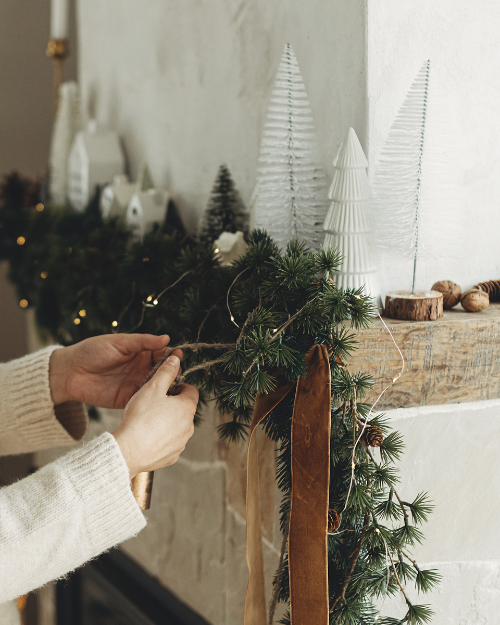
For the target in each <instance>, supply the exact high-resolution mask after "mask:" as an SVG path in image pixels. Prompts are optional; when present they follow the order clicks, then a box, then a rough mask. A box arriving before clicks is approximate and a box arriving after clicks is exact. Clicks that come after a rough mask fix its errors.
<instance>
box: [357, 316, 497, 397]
mask: <svg viewBox="0 0 500 625" xmlns="http://www.w3.org/2000/svg"><path fill="white" fill-rule="evenodd" d="M384 321H385V322H386V324H387V326H388V327H389V328H390V330H391V332H392V334H393V336H394V339H395V341H396V343H397V344H398V345H399V347H400V348H401V351H402V352H403V355H404V358H405V370H404V373H403V375H402V376H401V377H400V378H399V380H398V381H397V382H396V383H395V384H394V385H393V386H392V387H391V388H389V389H388V390H387V391H386V393H385V394H384V395H383V397H382V398H381V400H380V402H379V403H378V404H377V407H379V408H383V409H388V408H403V407H410V406H426V405H432V404H448V403H455V402H465V401H476V400H484V399H494V398H497V397H500V304H490V306H489V307H488V308H487V309H486V310H483V311H481V312H479V313H468V312H466V311H465V310H464V309H463V308H462V307H461V306H460V305H459V306H457V307H456V308H455V309H453V310H448V311H445V313H444V315H443V317H442V318H441V319H438V320H437V321H399V320H395V319H387V318H384ZM357 340H358V348H357V349H356V351H355V353H354V355H353V358H352V359H351V360H350V361H349V370H350V371H354V370H359V371H364V372H366V373H369V374H370V375H371V376H372V377H373V380H374V386H373V390H372V391H370V393H369V394H368V395H367V398H366V400H365V401H367V402H370V403H373V402H374V401H375V399H376V398H377V396H378V395H379V393H380V392H381V391H382V390H383V388H384V387H386V386H387V385H388V384H390V383H391V381H392V379H393V378H394V377H395V376H396V375H397V374H398V373H399V371H400V370H401V358H400V356H399V354H398V351H397V349H396V348H395V347H394V343H393V342H392V340H391V337H390V336H389V333H388V332H387V330H386V329H385V328H384V326H383V325H382V322H381V321H380V319H377V320H376V321H374V323H373V324H372V326H371V327H370V328H368V329H366V330H362V331H361V332H360V333H359V334H358V338H357Z"/></svg>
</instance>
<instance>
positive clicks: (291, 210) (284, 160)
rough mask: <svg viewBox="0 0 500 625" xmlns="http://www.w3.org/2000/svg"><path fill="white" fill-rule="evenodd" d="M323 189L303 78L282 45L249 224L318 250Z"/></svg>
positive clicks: (324, 203)
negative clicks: (304, 242) (295, 238)
mask: <svg viewBox="0 0 500 625" xmlns="http://www.w3.org/2000/svg"><path fill="white" fill-rule="evenodd" d="M326 188H327V185H326V178H325V174H324V171H323V169H322V167H321V165H320V163H319V151H318V143H317V138H316V131H315V128H314V124H313V119H312V113H311V108H310V106H309V101H308V97H307V93H306V89H305V86H304V81H303V80H302V76H301V73H300V69H299V66H298V63H297V59H296V58H295V54H294V52H293V49H292V46H291V45H290V44H286V45H285V49H284V51H283V55H282V57H281V62H280V64H279V67H278V72H277V74H276V79H275V82H274V88H273V91H272V95H271V101H270V104H269V109H268V114H267V120H266V123H265V126H264V132H263V136H262V142H261V147H260V155H259V162H258V170H257V181H256V191H255V196H254V202H253V215H252V227H254V228H262V229H264V230H266V231H267V232H268V234H269V235H270V236H271V237H272V238H273V239H274V240H275V241H276V242H277V243H278V245H280V246H281V247H284V246H285V245H286V244H287V243H288V242H289V241H290V239H292V238H294V237H299V238H301V239H302V240H305V241H307V243H308V244H309V246H310V247H311V248H313V249H318V248H319V246H320V244H321V241H322V238H323V233H322V226H323V221H324V219H325V215H326V211H327V208H328V203H327V198H326Z"/></svg>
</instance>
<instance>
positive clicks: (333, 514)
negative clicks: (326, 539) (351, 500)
mask: <svg viewBox="0 0 500 625" xmlns="http://www.w3.org/2000/svg"><path fill="white" fill-rule="evenodd" d="M339 527H340V516H339V514H338V512H337V511H336V510H334V509H333V508H330V510H328V533H330V532H336V531H337V530H338V529H339Z"/></svg>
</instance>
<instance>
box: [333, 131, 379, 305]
mask: <svg viewBox="0 0 500 625" xmlns="http://www.w3.org/2000/svg"><path fill="white" fill-rule="evenodd" d="M333 166H334V168H335V173H334V176H333V181H332V184H331V187H330V192H329V194H328V196H329V198H330V200H331V204H330V209H329V211H328V214H327V216H326V219H325V222H324V229H325V230H326V236H325V241H324V247H325V248H326V247H334V248H336V249H338V250H339V252H340V253H341V255H342V256H343V258H344V260H343V261H342V264H341V266H340V268H339V271H338V273H335V275H334V276H332V277H333V279H334V280H335V281H336V283H337V285H338V286H339V287H341V288H352V289H359V288H360V287H364V292H365V293H366V294H367V295H370V296H371V297H373V298H375V300H376V301H378V299H379V295H380V293H379V287H378V280H377V262H376V255H375V250H374V246H373V241H372V229H371V226H370V218H369V203H370V197H371V193H370V186H369V183H368V176H367V175H366V168H367V167H368V161H367V160H366V156H365V153H364V152H363V148H362V147H361V144H360V142H359V139H358V137H357V136H356V133H355V132H354V130H353V129H352V128H349V130H348V132H347V136H346V138H345V140H344V142H343V144H342V145H341V147H340V150H339V153H338V154H337V157H336V159H335V160H334V162H333Z"/></svg>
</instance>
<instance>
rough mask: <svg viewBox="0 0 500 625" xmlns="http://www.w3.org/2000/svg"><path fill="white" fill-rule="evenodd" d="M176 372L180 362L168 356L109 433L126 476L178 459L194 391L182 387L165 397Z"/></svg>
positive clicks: (186, 436)
mask: <svg viewBox="0 0 500 625" xmlns="http://www.w3.org/2000/svg"><path fill="white" fill-rule="evenodd" d="M179 370H180V360H179V358H178V357H177V356H174V355H172V356H170V357H169V358H168V359H167V360H166V361H165V362H164V363H162V365H161V366H160V367H159V368H158V371H156V373H155V374H154V376H153V377H152V378H151V380H149V382H147V383H146V384H145V385H144V386H143V387H142V388H141V389H140V390H139V391H137V393H135V395H134V396H133V397H132V398H131V399H130V401H129V402H128V404H127V406H126V408H125V410H124V413H123V420H122V422H121V424H120V425H119V427H118V428H117V429H116V430H115V431H114V432H113V436H114V437H115V439H116V442H117V443H118V445H119V447H120V449H121V452H122V454H123V457H124V458H125V461H126V463H127V465H128V468H129V470H130V477H131V478H133V477H135V476H136V475H137V474H138V473H141V472H142V471H154V470H155V469H161V468H162V467H167V466H169V465H172V464H174V463H175V462H177V460H179V457H180V455H181V453H182V452H183V451H184V448H185V446H186V443H187V442H188V440H189V439H190V438H191V436H192V435H193V433H194V425H193V419H194V414H195V412H196V406H197V405H198V391H197V390H196V389H195V388H194V386H190V385H189V384H183V385H182V386H180V387H178V389H177V394H176V395H167V391H168V389H169V388H170V386H171V385H172V383H173V382H174V380H175V378H176V377H177V375H178V373H179Z"/></svg>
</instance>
